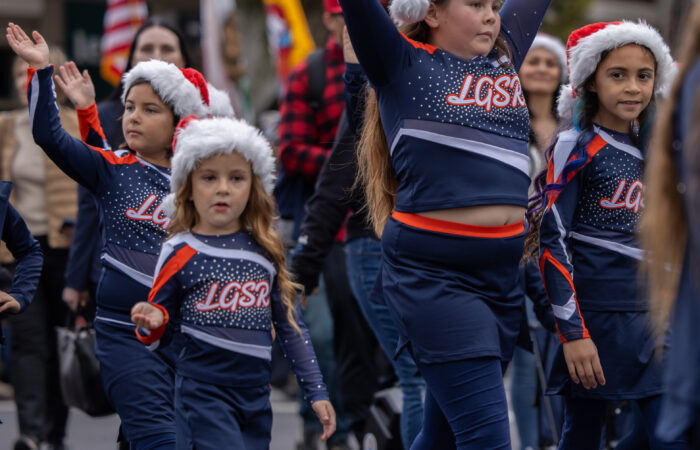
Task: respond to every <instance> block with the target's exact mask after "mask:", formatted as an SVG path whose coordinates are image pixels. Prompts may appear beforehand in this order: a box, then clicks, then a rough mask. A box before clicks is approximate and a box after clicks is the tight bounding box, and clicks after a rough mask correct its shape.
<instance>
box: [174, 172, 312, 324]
mask: <svg viewBox="0 0 700 450" xmlns="http://www.w3.org/2000/svg"><path fill="white" fill-rule="evenodd" d="M192 173H193V172H190V173H189V174H188V175H187V179H186V180H185V182H184V183H182V185H181V186H180V189H178V191H177V193H176V194H175V206H176V209H175V217H173V219H172V221H171V222H170V225H169V226H168V233H169V235H170V237H172V236H174V235H176V234H177V233H182V232H186V231H188V230H190V229H192V227H194V226H195V225H196V224H197V221H198V220H199V215H198V214H197V210H196V209H195V206H194V202H193V201H192V200H190V199H191V198H192ZM252 177H253V179H252V185H251V189H250V197H248V203H247V204H246V207H245V209H244V210H243V213H242V214H241V217H240V221H241V227H243V228H245V229H246V230H248V231H249V232H250V233H251V234H252V235H253V239H254V240H255V242H257V244H258V245H260V247H262V249H263V250H264V251H265V253H266V255H265V256H267V257H269V258H272V260H273V261H274V263H275V266H276V267H275V268H276V269H277V284H278V285H279V288H280V298H281V300H282V304H284V306H285V307H286V308H287V321H288V322H289V324H290V325H291V326H292V327H293V328H294V329H295V330H296V331H297V332H298V333H299V334H301V329H300V328H299V325H298V323H297V317H296V310H295V308H294V304H295V303H296V298H297V291H300V290H301V289H302V286H301V285H300V284H297V283H294V282H293V281H292V280H291V278H290V275H289V271H288V270H287V265H286V261H285V254H284V246H283V245H282V240H281V239H280V237H279V236H278V235H277V232H275V229H274V227H273V226H272V224H273V221H274V219H275V217H274V214H275V201H274V199H273V198H272V196H270V195H269V194H268V193H267V192H265V189H264V187H263V184H262V181H260V177H258V176H257V175H256V174H254V173H252Z"/></svg>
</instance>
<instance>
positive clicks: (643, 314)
mask: <svg viewBox="0 0 700 450" xmlns="http://www.w3.org/2000/svg"><path fill="white" fill-rule="evenodd" d="M643 164H644V156H643V154H642V152H641V151H640V150H639V149H638V148H637V147H636V146H635V145H634V144H633V142H632V140H631V138H630V137H629V135H627V134H624V133H620V132H616V131H613V130H609V129H605V128H602V127H599V126H594V130H593V131H592V132H586V133H584V134H583V135H581V133H580V132H579V131H577V130H575V129H570V130H567V131H564V132H562V133H560V134H559V135H558V136H557V141H556V144H555V147H554V150H553V152H552V156H551V158H550V160H549V163H548V167H547V185H548V186H549V187H552V186H559V187H560V189H553V190H549V191H548V192H547V194H546V209H545V213H544V216H543V218H542V223H541V229H540V270H541V272H542V277H543V280H544V283H545V289H546V292H547V296H548V298H549V301H550V304H551V306H552V311H553V314H554V319H555V321H556V325H557V331H558V333H559V336H560V339H561V341H562V342H564V343H566V342H569V341H572V340H575V339H586V338H591V339H593V342H594V343H595V345H596V347H597V349H598V356H599V358H600V363H601V366H602V368H603V372H604V373H605V380H606V384H605V385H604V386H602V385H598V387H596V388H594V389H586V388H584V387H583V384H582V383H580V384H575V383H573V382H572V381H571V377H570V375H569V371H568V368H567V365H566V361H565V359H564V354H563V350H562V349H561V348H560V349H559V350H558V353H557V355H556V357H555V360H554V363H553V366H552V368H551V371H550V373H549V378H548V389H547V393H548V394H563V395H565V396H566V413H565V415H566V417H565V421H564V430H563V433H562V441H561V443H560V448H564V449H568V448H572V449H573V448H594V447H595V446H596V445H599V442H600V439H601V432H602V430H603V427H604V424H605V418H606V413H605V411H606V402H605V400H624V399H627V400H637V401H638V403H639V406H640V409H641V410H642V414H643V415H644V417H645V419H646V421H647V428H648V431H650V432H651V431H652V429H653V426H650V425H655V421H656V420H657V419H658V409H659V400H660V397H659V394H661V393H662V392H663V383H662V367H661V364H660V363H659V361H658V355H657V354H656V352H655V338H654V336H653V335H652V333H651V329H650V327H649V314H648V307H647V304H646V302H645V301H644V299H643V298H642V297H641V296H640V286H639V282H638V277H637V274H638V264H639V261H640V260H641V259H642V257H643V252H642V250H641V249H639V248H638V244H637V238H636V233H635V229H636V225H637V222H638V220H639V218H640V216H641V214H642V210H643V208H644V199H643V190H644V185H643V182H642V172H643ZM650 434H652V435H650V441H651V444H652V448H662V447H659V446H658V445H660V444H659V443H658V442H657V441H654V439H655V438H654V437H653V433H650ZM663 448H665V447H663ZM670 448H671V447H670ZM672 448H676V447H672Z"/></svg>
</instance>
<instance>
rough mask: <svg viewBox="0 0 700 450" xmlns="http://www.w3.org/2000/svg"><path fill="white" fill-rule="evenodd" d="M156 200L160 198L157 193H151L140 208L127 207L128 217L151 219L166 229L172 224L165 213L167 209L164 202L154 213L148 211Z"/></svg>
mask: <svg viewBox="0 0 700 450" xmlns="http://www.w3.org/2000/svg"><path fill="white" fill-rule="evenodd" d="M156 200H158V196H157V195H155V194H151V195H149V196H148V197H146V200H144V201H143V203H141V206H139V209H138V210H136V209H133V208H129V209H127V210H126V217H128V218H129V219H133V220H145V221H150V222H153V223H154V224H156V225H158V226H159V227H161V228H162V229H164V230H165V229H166V228H167V227H168V225H169V224H170V219H169V218H168V216H166V215H165V211H163V204H162V203H161V204H159V205H158V206H156V208H155V210H153V212H152V213H150V214H149V213H148V210H149V209H150V208H151V206H153V203H154V202H155V201H156Z"/></svg>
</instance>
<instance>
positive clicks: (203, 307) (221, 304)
mask: <svg viewBox="0 0 700 450" xmlns="http://www.w3.org/2000/svg"><path fill="white" fill-rule="evenodd" d="M218 290H219V283H213V284H212V285H211V287H209V291H208V292H207V297H206V298H205V299H204V301H203V302H197V303H195V305H194V307H195V308H196V309H197V311H202V312H206V311H214V310H216V309H222V310H229V311H231V312H236V310H237V309H238V308H252V307H256V308H267V307H269V306H270V296H269V294H270V284H269V283H268V282H267V281H265V280H262V281H246V282H244V283H239V282H237V281H230V282H228V283H226V284H225V285H224V287H223V288H222V289H221V292H219V294H218V295H217V291H218ZM215 299H216V300H215Z"/></svg>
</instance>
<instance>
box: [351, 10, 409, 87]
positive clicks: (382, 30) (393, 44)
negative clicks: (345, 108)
mask: <svg viewBox="0 0 700 450" xmlns="http://www.w3.org/2000/svg"><path fill="white" fill-rule="evenodd" d="M339 2H340V6H341V7H342V8H343V15H344V16H345V25H346V26H347V28H348V33H349V35H350V40H351V41H352V46H353V47H354V49H355V52H356V53H357V58H358V60H359V61H360V64H362V68H363V69H364V70H365V73H366V74H367V78H368V79H369V80H370V82H372V84H374V85H375V86H378V87H381V86H384V85H386V84H388V83H389V82H390V81H391V80H392V79H393V78H394V75H395V74H397V73H399V72H400V71H401V70H403V67H404V65H405V64H406V63H407V62H408V58H409V54H410V51H409V50H410V44H409V43H408V42H407V41H406V39H405V38H404V37H403V36H402V35H401V33H399V30H398V29H397V28H396V26H395V25H394V22H392V21H391V18H390V17H389V14H387V12H386V11H385V10H384V7H383V6H382V4H381V3H380V2H379V0H339Z"/></svg>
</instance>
